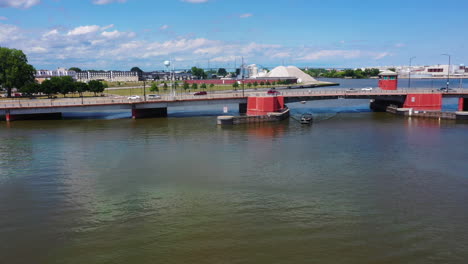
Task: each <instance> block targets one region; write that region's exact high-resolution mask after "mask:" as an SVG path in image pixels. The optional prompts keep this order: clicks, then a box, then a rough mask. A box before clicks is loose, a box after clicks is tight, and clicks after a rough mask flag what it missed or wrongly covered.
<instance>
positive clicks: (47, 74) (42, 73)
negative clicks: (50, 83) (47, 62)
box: [34, 68, 76, 83]
mask: <svg viewBox="0 0 468 264" xmlns="http://www.w3.org/2000/svg"><path fill="white" fill-rule="evenodd" d="M61 76H71V77H72V78H74V79H75V78H76V72H75V71H69V70H67V69H65V68H58V69H57V70H37V71H36V74H34V78H35V79H36V81H37V82H38V83H42V82H43V81H45V80H49V79H50V78H52V77H61Z"/></svg>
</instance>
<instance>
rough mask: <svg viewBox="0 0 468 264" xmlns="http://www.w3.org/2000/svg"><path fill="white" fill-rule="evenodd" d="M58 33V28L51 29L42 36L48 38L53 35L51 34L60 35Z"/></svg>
mask: <svg viewBox="0 0 468 264" xmlns="http://www.w3.org/2000/svg"><path fill="white" fill-rule="evenodd" d="M58 34H59V32H58V30H57V29H52V30H51V31H49V32H47V33H45V34H43V35H42V37H43V38H47V37H51V36H56V35H58Z"/></svg>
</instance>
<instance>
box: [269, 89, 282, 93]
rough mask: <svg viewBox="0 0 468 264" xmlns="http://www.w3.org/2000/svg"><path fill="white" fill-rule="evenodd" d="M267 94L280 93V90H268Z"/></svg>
mask: <svg viewBox="0 0 468 264" xmlns="http://www.w3.org/2000/svg"><path fill="white" fill-rule="evenodd" d="M267 94H280V92H278V91H276V90H275V89H270V90H268V92H267Z"/></svg>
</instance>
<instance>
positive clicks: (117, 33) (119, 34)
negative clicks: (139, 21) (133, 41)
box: [101, 30, 135, 39]
mask: <svg viewBox="0 0 468 264" xmlns="http://www.w3.org/2000/svg"><path fill="white" fill-rule="evenodd" d="M101 35H102V36H104V37H106V38H109V39H116V38H121V37H127V38H133V37H135V33H133V32H129V33H127V32H120V31H118V30H114V31H110V32H109V31H104V32H102V33H101Z"/></svg>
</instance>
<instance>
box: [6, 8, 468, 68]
mask: <svg viewBox="0 0 468 264" xmlns="http://www.w3.org/2000/svg"><path fill="white" fill-rule="evenodd" d="M467 14H468V1H465V0H447V1H442V2H441V1H432V0H426V1H420V0H404V1H402V0H392V1H376V0H372V1H368V0H360V1H354V0H326V1H324V0H288V1H286V0H283V1H280V0H278V1H266V0H257V1H245V0H0V46H2V47H8V48H15V49H21V50H23V52H24V53H25V54H26V55H27V57H28V60H29V63H30V64H32V65H33V66H34V67H35V68H36V69H56V68H58V67H65V68H69V67H79V68H81V69H96V70H130V68H132V67H134V66H137V67H140V68H141V69H143V70H145V71H150V70H159V69H164V64H163V62H164V61H165V60H170V61H172V62H173V64H174V67H175V68H177V69H183V68H190V67H192V66H197V67H202V68H208V67H210V68H219V67H224V68H234V66H239V64H240V63H241V60H242V58H243V59H244V62H245V63H247V64H253V63H255V64H257V65H261V66H263V67H274V66H278V65H296V66H299V67H306V66H308V67H327V68H333V67H336V68H344V67H350V68H355V67H373V66H394V65H408V64H409V60H410V58H412V57H415V58H414V59H412V65H434V64H448V56H444V55H442V54H450V58H451V62H452V64H465V63H468V49H467V48H468V33H467V31H466V29H465V27H466V24H467V22H468V19H467V16H466V15H467Z"/></svg>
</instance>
